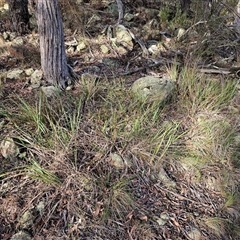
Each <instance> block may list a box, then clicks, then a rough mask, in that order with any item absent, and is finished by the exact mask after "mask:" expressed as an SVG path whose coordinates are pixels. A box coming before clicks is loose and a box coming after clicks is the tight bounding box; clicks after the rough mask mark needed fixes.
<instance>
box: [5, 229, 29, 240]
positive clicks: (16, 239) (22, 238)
mask: <svg viewBox="0 0 240 240" xmlns="http://www.w3.org/2000/svg"><path fill="white" fill-rule="evenodd" d="M10 239H11V240H31V239H32V238H31V236H30V235H29V234H28V233H26V232H25V231H20V232H18V233H16V234H14V235H13V236H12V237H11V238H10Z"/></svg>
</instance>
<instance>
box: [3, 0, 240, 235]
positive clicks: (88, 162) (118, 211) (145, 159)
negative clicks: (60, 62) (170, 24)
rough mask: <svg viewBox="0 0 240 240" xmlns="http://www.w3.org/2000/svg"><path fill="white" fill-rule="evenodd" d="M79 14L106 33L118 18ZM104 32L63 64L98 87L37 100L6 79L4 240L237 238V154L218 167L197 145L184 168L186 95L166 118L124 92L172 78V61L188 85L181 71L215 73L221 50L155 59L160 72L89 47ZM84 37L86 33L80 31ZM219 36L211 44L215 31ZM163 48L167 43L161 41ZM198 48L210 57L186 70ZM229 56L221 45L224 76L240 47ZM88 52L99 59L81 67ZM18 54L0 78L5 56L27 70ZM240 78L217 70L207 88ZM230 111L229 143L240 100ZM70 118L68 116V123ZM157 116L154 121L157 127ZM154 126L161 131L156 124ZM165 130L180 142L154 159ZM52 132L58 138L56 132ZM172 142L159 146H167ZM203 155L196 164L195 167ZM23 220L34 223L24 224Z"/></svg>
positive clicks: (20, 83) (189, 119)
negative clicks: (146, 79) (17, 237)
mask: <svg viewBox="0 0 240 240" xmlns="http://www.w3.org/2000/svg"><path fill="white" fill-rule="evenodd" d="M149 2H150V1H149ZM136 4H137V3H136ZM138 4H142V2H141V1H139V3H138ZM149 4H150V5H151V8H156V9H158V8H159V5H158V2H157V1H155V2H154V1H151V2H150V3H149ZM128 6H129V7H131V10H132V11H133V12H134V11H136V9H137V6H136V5H134V4H131V3H128ZM86 7H89V8H91V9H92V11H93V12H94V11H97V12H98V13H100V15H101V14H102V15H101V16H102V19H104V20H105V21H106V23H108V24H109V21H110V20H111V21H112V19H113V16H112V15H111V14H106V12H105V10H106V9H105V8H103V7H102V6H99V4H96V6H95V5H94V6H92V5H89V4H87V3H86ZM94 7H95V8H94ZM145 7H146V6H145ZM148 7H149V6H148ZM93 9H94V10H93ZM96 9H97V10H96ZM70 10H71V11H72V9H71V8H70ZM142 16H143V18H141V17H139V19H138V20H136V21H135V22H133V23H132V24H133V25H136V26H138V27H139V23H142V24H144V23H145V22H146V23H147V22H148V21H151V20H152V19H151V17H149V16H148V15H142ZM65 17H66V16H65ZM144 17H146V19H144ZM86 18H87V17H86ZM148 18H149V19H148ZM87 19H88V18H87ZM67 23H68V22H67V21H66V24H67ZM104 25H105V24H103V25H100V26H97V25H94V26H89V28H90V29H91V31H92V32H89V34H90V36H91V37H90V40H91V44H90V48H91V49H90V50H89V48H88V49H87V50H84V51H83V52H82V53H81V54H79V53H76V52H75V53H71V54H69V62H70V64H71V65H72V66H73V67H74V69H75V71H76V72H78V73H79V74H82V73H83V72H88V73H92V72H91V71H93V74H96V72H94V71H95V70H96V67H98V72H97V74H96V75H97V81H96V82H94V84H93V86H92V85H87V87H86V86H85V85H83V83H81V82H80V83H79V84H77V85H76V86H75V88H74V89H72V90H70V91H67V92H64V93H62V94H61V98H56V99H55V98H53V99H45V100H44V99H41V97H40V94H39V89H32V88H31V87H30V86H29V84H28V83H27V82H26V80H25V79H22V80H19V79H15V80H5V81H2V84H1V96H0V107H1V108H0V122H1V123H3V126H4V127H1V128H0V133H1V138H0V140H1V141H2V139H3V138H4V137H5V136H7V135H10V136H12V137H13V138H14V139H15V140H16V142H17V143H18V146H19V148H20V153H23V155H22V156H19V155H18V157H15V158H13V159H4V158H3V156H2V155H0V163H1V166H0V177H1V187H0V239H5V240H7V239H10V238H11V237H12V235H13V234H15V233H17V232H18V231H20V230H23V231H25V232H27V233H29V235H30V236H31V237H32V238H33V239H119V240H120V239H129V240H132V239H139V240H141V239H142V240H145V239H211V240H214V239H234V240H235V239H240V237H239V236H240V234H239V232H240V230H239V224H240V222H239V221H240V218H239V216H240V213H239V211H240V209H239V206H240V205H239V153H238V152H239V146H238V145H233V144H231V145H230V147H229V152H227V154H225V155H224V153H223V155H222V157H219V159H218V160H219V161H217V160H215V159H214V156H215V155H214V153H213V154H212V155H210V154H209V153H208V152H207V149H204V150H206V152H203V153H201V157H199V156H200V155H197V151H198V150H199V149H200V148H201V146H199V148H198V146H197V147H196V148H193V151H196V155H197V156H198V157H196V158H194V164H192V165H191V164H190V165H191V167H189V166H188V165H187V164H183V162H182V159H186V157H189V156H190V157H193V154H192V153H191V154H189V153H188V151H189V146H188V144H189V141H190V143H193V142H194V140H196V138H195V136H194V134H192V135H187V134H186V135H184V134H185V133H186V132H190V130H191V131H193V130H194V128H197V126H198V124H197V120H198V119H197V118H195V117H196V116H197V114H199V112H196V113H195V114H192V115H191V114H190V110H189V109H187V103H186V106H183V105H181V104H180V103H182V102H181V96H182V95H181V94H182V93H183V92H181V91H180V90H181V89H180V88H179V89H178V90H179V92H178V93H177V95H176V96H174V97H173V99H172V100H171V101H170V104H168V105H166V106H165V107H164V108H163V109H157V110H156V109H155V108H153V109H154V110H155V111H156V112H155V114H154V113H152V112H151V111H150V112H148V108H146V110H144V107H145V106H141V105H140V106H139V105H137V104H136V105H134V103H133V102H132V101H133V99H132V98H131V97H129V95H130V90H129V89H130V88H129V87H130V86H131V83H132V82H133V81H134V80H136V79H137V78H138V77H140V76H144V75H148V74H153V73H155V74H158V75H161V76H162V75H166V74H168V68H169V67H171V66H172V62H173V61H174V59H176V61H177V62H178V63H179V66H178V69H177V70H178V72H179V73H178V76H179V79H180V81H181V80H182V81H183V76H182V75H181V73H182V70H183V69H184V66H185V65H189V67H193V65H201V63H202V64H203V68H204V69H206V66H207V64H210V65H211V68H210V69H211V70H212V69H213V68H212V66H213V65H214V64H215V63H216V62H217V63H218V60H219V59H220V60H221V59H222V58H223V56H222V49H221V51H219V45H217V46H216V48H215V50H216V51H215V52H214V50H212V51H213V52H211V54H209V53H207V52H208V51H209V48H208V47H206V46H204V47H203V46H202V45H201V44H196V45H195V46H194V47H193V48H187V47H189V44H188V40H189V39H187V41H185V42H184V41H183V42H176V43H174V45H170V47H169V49H166V48H165V49H164V51H161V54H160V55H159V56H158V57H157V59H158V60H159V59H161V60H162V62H161V63H160V64H156V65H154V60H152V59H153V58H155V57H153V56H148V57H146V56H144V55H143V54H142V49H141V47H140V46H139V44H138V43H136V44H135V46H134V47H135V48H134V49H133V50H132V51H131V52H129V53H127V54H126V55H125V56H120V57H119V56H118V54H117V53H116V52H115V51H114V48H112V49H111V51H110V53H109V54H107V55H103V53H101V51H100V50H99V46H100V45H97V44H96V45H92V43H93V42H94V41H95V38H94V37H93V36H95V35H96V36H98V34H99V31H100V30H99V29H101V30H102V27H103V26H104ZM94 27H96V29H95V28H94ZM163 27H164V26H162V28H163ZM209 27H211V26H209ZM89 28H86V29H87V31H88V30H89ZM139 29H141V28H140V27H139ZM166 29H167V26H166ZM161 30H165V29H161ZM170 31H171V30H170ZM199 31H200V30H199ZM226 31H227V30H226ZM214 34H215V35H214V38H216V37H217V36H218V34H217V33H216V32H214ZM219 35H221V33H219ZM140 36H141V34H140ZM228 36H229V37H230V38H231V37H232V36H231V35H228ZM71 37H72V35H71V36H68V35H67V36H66V38H71ZM198 37H199V36H198ZM171 38H172V39H173V38H174V36H172V37H171ZM194 38H195V37H194ZM90 40H89V41H90ZM154 40H157V41H159V40H160V39H157V38H156V39H154ZM105 41H108V39H107V37H106V36H105V38H104V39H103V42H105ZM174 41H175V40H174ZM207 41H211V39H208V40H207ZM162 42H163V43H165V40H163V41H162ZM200 42H201V41H200ZM109 44H110V43H109ZM211 47H212V45H211ZM178 50H179V51H178ZM201 50H202V51H203V50H204V51H205V53H206V54H202V56H200V57H199V59H200V60H199V61H198V62H196V63H194V64H193V65H191V64H190V63H189V62H191V60H189V55H190V54H189V55H188V52H189V51H192V52H193V53H194V54H195V53H197V54H199V51H201ZM230 50H231V51H230ZM230 50H229V48H226V49H225V51H224V54H226V55H227V56H226V58H227V57H229V55H231V54H233V55H234V59H233V61H232V62H231V63H228V64H229V65H228V66H226V65H227V64H226V62H224V66H221V67H224V69H230V68H231V66H232V65H236V64H237V62H238V59H237V56H238V53H239V46H233V47H232V48H230ZM232 51H233V52H232ZM219 52H220V53H219ZM92 53H94V54H93V55H94V57H93V58H92V59H89V61H85V59H86V57H88V56H89V55H90V54H92ZM139 53H140V54H139ZM217 53H219V54H217ZM22 54H23V56H21V57H16V54H15V55H11V54H10V55H9V56H8V57H6V56H4V57H1V61H0V67H1V69H2V70H3V69H7V70H10V69H11V65H10V63H11V61H12V62H14V61H13V60H11V59H16V60H15V62H14V65H13V66H14V68H15V67H23V66H24V67H26V68H27V67H30V66H31V62H29V59H26V56H24V54H25V51H23V52H22ZM138 54H139V56H138ZM28 56H29V55H28ZM136 56H138V57H136ZM196 56H199V55H196ZM104 58H110V59H113V60H114V63H116V61H117V67H116V66H115V67H113V66H112V65H111V66H109V65H108V64H106V63H105V62H104V61H100V60H102V59H104ZM34 59H36V57H34ZM191 59H193V58H191ZM76 61H78V62H76ZM37 62H38V61H36V62H35V63H36V65H37ZM149 62H150V63H149ZM129 63H130V64H129ZM128 64H129V65H128ZM152 64H153V65H152ZM93 66H94V67H95V68H93ZM127 66H128V68H127ZM208 66H209V65H208ZM214 66H215V65H214ZM99 69H100V70H99ZM126 69H127V71H126ZM199 71H200V70H199ZM235 73H236V72H232V73H230V74H229V75H227V76H226V75H222V74H219V73H217V75H212V79H214V80H213V81H218V82H219V84H224V83H225V82H227V81H230V80H232V79H235ZM121 75H123V76H122V77H120V78H119V76H121ZM124 75H126V76H124ZM116 76H118V77H116ZM207 76H209V75H207ZM210 76H211V75H210ZM196 77H197V76H196ZM199 81H200V80H199ZM180 85H181V84H180ZM188 94H189V95H190V94H191V92H190V91H189V93H188ZM19 97H20V98H21V99H24V102H26V103H27V104H29V106H33V109H38V107H39V104H40V103H41V104H42V105H41V106H43V110H42V109H41V110H42V112H41V114H42V115H43V116H44V117H45V116H48V117H49V119H50V120H49V119H44V121H45V122H44V121H43V123H46V126H47V127H48V128H49V131H47V132H44V134H42V135H41V134H39V133H38V131H37V130H38V129H37V128H36V126H35V125H34V123H33V121H32V120H31V114H29V115H30V116H28V117H26V118H24V116H23V115H24V111H23V109H22V108H21V107H22V105H23V104H22V102H21V100H19ZM39 99H41V101H40V100H39ZM213 99H214V98H213ZM79 101H80V102H81V103H80V105H78V103H79ZM203 101H204V100H203ZM119 103H120V104H119ZM229 105H231V107H232V108H234V111H236V112H235V113H232V112H231V111H230V110H229V109H230V108H228V106H226V107H225V108H221V111H219V112H218V113H217V115H218V116H219V117H220V118H221V117H222V118H224V117H225V118H226V119H228V120H229V122H230V123H231V124H232V126H236V127H235V128H234V131H235V132H234V134H235V135H237V134H239V130H240V129H239V110H240V107H239V106H240V102H239V93H238V94H236V95H235V97H234V98H233V99H232V101H231V104H229ZM59 106H60V107H59ZM79 106H80V107H79ZM44 107H45V108H44ZM78 107H79V109H80V110H79V113H80V115H81V118H80V119H79V128H76V129H75V132H74V133H72V132H71V126H69V125H70V124H69V122H71V123H72V121H73V120H72V119H70V117H71V116H76V115H74V114H75V111H76V109H78ZM151 107H152V106H149V108H150V109H151ZM39 108H40V107H39ZM186 109H187V110H189V112H186ZM201 110H203V109H201ZM135 111H136V112H137V111H139V113H137V114H138V115H140V117H141V114H144V113H145V112H148V113H147V114H146V115H147V117H146V118H147V120H146V121H144V122H143V126H141V127H140V129H138V131H136V133H135V132H133V135H132V136H129V135H128V130H127V128H128V127H129V126H128V124H127V123H126V122H127V121H129V122H130V123H131V121H132V115H134V114H136V113H135ZM208 111H209V112H210V118H211V117H212V118H214V117H215V116H214V115H213V111H210V110H208ZM64 112H67V114H64ZM156 113H157V114H156ZM200 113H201V112H200ZM114 114H115V115H116V119H117V120H116V123H115V125H114V121H113V120H111V119H112V118H114V116H115V115H114ZM67 115H68V116H69V118H66V116H67ZM138 115H137V117H138ZM155 115H157V117H156V119H157V120H153V119H154V116H155ZM32 116H34V114H32ZM228 116H229V117H228ZM230 116H231V117H230ZM61 117H62V119H61ZM51 119H52V120H51ZM139 119H141V118H139ZM111 121H112V122H111ZM154 121H156V124H152V122H154ZM164 121H168V123H169V122H171V123H172V124H175V123H176V122H177V123H179V125H177V124H176V125H177V126H178V127H176V129H177V133H178V134H179V135H181V134H183V137H182V138H180V139H179V140H176V141H174V142H173V143H172V144H171V146H170V147H169V148H168V149H167V153H165V154H163V153H164V151H165V147H163V148H161V149H160V151H158V152H157V151H156V150H155V148H157V147H156V146H158V144H159V146H160V140H159V139H157V140H156V139H154V137H153V138H151V137H152V136H155V133H156V132H158V131H159V129H161V127H162V125H161V124H162V123H164ZM53 122H55V125H54V124H52V123H53ZM133 122H134V120H133ZM134 123H135V124H136V125H137V123H136V122H134ZM51 124H52V125H51ZM111 124H113V125H111ZM44 126H45V125H44ZM54 126H55V127H56V129H57V128H58V127H60V128H61V130H59V131H58V129H57V130H55V129H54ZM122 126H123V127H122ZM37 127H38V126H37ZM136 128H137V126H136ZM55 131H56V133H57V134H56V136H55ZM193 133H194V131H193ZM197 133H198V134H199V132H197ZM61 134H62V135H61ZM134 134H135V135H134ZM156 136H157V135H156ZM68 137H69V140H68V141H66V142H64V138H66V139H68ZM170 137H171V135H169V136H167V137H166V139H163V141H164V144H163V145H164V146H165V145H167V144H168V142H169V141H170V140H169V139H170ZM201 137H202V136H200V138H201ZM209 137H211V135H210V136H209ZM158 141H159V142H158ZM191 141H192V142H191ZM203 141H206V140H205V139H203ZM199 142H200V143H199V145H200V144H201V141H199ZM221 148H223V146H221V145H220V146H219V149H217V150H216V149H210V151H211V150H212V151H215V150H216V152H221V151H222V152H224V151H223V149H221ZM200 150H201V149H200ZM230 150H231V151H230ZM111 153H116V154H117V155H118V156H120V157H121V158H122V159H125V160H124V161H127V160H129V161H130V163H129V164H125V165H124V166H123V167H121V168H117V167H116V166H114V164H113V163H112V159H111ZM216 155H218V154H217V153H216ZM190 157H189V158H190ZM194 157H195V156H194ZM211 157H212V158H213V159H211ZM230 157H231V158H232V159H230ZM201 158H202V159H204V161H203V162H202V161H200V160H199V159H201ZM29 159H33V160H35V161H37V162H38V163H39V165H40V166H41V171H40V173H39V172H36V168H33V166H35V167H36V165H34V163H33V162H30V160H29ZM126 159H127V160H126ZM189 161H190V159H189ZM29 166H30V167H29ZM31 167H32V168H31ZM44 170H46V172H44ZM50 173H52V174H53V175H51V174H50ZM26 212H29V213H30V215H31V217H28V218H27V221H25V222H22V221H21V219H22V216H23V215H24V213H26Z"/></svg>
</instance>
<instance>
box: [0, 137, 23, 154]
mask: <svg viewBox="0 0 240 240" xmlns="http://www.w3.org/2000/svg"><path fill="white" fill-rule="evenodd" d="M0 151H1V154H2V155H3V157H4V158H12V157H16V156H17V155H18V154H19V148H18V146H17V145H16V144H15V142H14V140H13V139H12V138H10V137H7V138H6V139H4V140H3V141H2V142H1V144H0Z"/></svg>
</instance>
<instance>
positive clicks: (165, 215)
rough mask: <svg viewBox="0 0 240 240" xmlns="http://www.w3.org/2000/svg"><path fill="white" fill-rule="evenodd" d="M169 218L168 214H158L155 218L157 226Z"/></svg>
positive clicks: (163, 223) (162, 224)
mask: <svg viewBox="0 0 240 240" xmlns="http://www.w3.org/2000/svg"><path fill="white" fill-rule="evenodd" d="M168 220H169V216H168V215H167V214H166V213H162V214H161V215H160V218H159V217H157V218H156V222H157V223H158V225H159V226H164V225H165V224H166V223H167V222H168Z"/></svg>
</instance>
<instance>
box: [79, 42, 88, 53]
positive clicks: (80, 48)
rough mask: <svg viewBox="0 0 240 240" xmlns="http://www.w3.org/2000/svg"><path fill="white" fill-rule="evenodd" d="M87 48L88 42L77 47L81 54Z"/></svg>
mask: <svg viewBox="0 0 240 240" xmlns="http://www.w3.org/2000/svg"><path fill="white" fill-rule="evenodd" d="M86 47H87V44H86V42H85V41H82V42H80V43H79V44H78V45H77V51H78V52H80V51H81V50H84V49H85V48H86Z"/></svg>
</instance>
